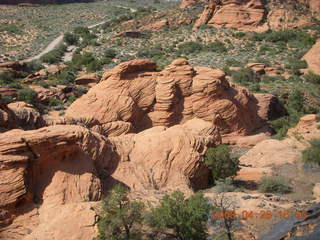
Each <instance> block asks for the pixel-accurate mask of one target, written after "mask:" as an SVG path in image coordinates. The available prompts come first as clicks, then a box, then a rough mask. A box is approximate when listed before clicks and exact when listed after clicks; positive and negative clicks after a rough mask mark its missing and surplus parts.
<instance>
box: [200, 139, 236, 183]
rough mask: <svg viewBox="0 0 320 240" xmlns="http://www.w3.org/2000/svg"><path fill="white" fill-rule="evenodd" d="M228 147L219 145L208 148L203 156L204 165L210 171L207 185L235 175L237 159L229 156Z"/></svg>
mask: <svg viewBox="0 0 320 240" xmlns="http://www.w3.org/2000/svg"><path fill="white" fill-rule="evenodd" d="M230 151H231V150H230V147H229V146H228V145H219V146H217V147H213V148H209V149H208V150H207V152H206V154H205V156H204V162H205V165H206V166H207V167H208V169H209V171H210V176H209V183H211V184H213V183H215V181H217V180H219V179H226V178H227V177H233V176H235V175H236V174H237V172H238V170H239V169H240V168H239V159H238V158H233V157H231V156H230Z"/></svg>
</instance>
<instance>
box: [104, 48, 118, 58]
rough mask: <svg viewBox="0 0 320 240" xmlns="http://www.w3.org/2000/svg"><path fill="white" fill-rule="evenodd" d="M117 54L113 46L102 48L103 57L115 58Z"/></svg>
mask: <svg viewBox="0 0 320 240" xmlns="http://www.w3.org/2000/svg"><path fill="white" fill-rule="evenodd" d="M116 56H117V51H116V50H115V49H113V48H107V49H105V50H104V57H107V58H111V59H112V58H115V57H116Z"/></svg>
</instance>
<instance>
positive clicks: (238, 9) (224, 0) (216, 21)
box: [180, 0, 320, 32]
mask: <svg viewBox="0 0 320 240" xmlns="http://www.w3.org/2000/svg"><path fill="white" fill-rule="evenodd" d="M196 2H204V3H205V7H204V10H203V12H202V14H200V16H199V18H198V20H197V21H196V23H195V25H194V28H198V27H200V26H201V25H203V24H208V25H211V26H214V27H230V28H237V29H240V30H250V31H251V30H252V31H258V32H261V31H267V30H283V29H287V28H296V27H304V26H308V25H312V19H311V16H312V14H313V15H314V16H317V15H318V14H317V11H318V10H319V7H320V6H319V3H318V2H316V1H313V0H292V1H281V0H273V1H268V2H267V1H261V0H185V1H182V3H181V5H180V7H181V8H187V7H190V6H192V5H193V4H195V3H196ZM301 3H302V4H305V3H307V4H309V6H310V9H309V10H308V8H306V9H307V10H306V11H309V12H310V13H309V14H308V16H307V17H306V15H305V14H303V15H302V16H297V14H296V13H295V11H296V8H301V7H297V6H296V4H301Z"/></svg>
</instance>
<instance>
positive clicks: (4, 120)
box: [0, 97, 16, 132]
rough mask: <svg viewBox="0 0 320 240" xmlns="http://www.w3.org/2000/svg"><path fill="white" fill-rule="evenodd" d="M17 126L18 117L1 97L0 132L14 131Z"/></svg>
mask: <svg viewBox="0 0 320 240" xmlns="http://www.w3.org/2000/svg"><path fill="white" fill-rule="evenodd" d="M15 126H16V117H15V114H14V112H13V111H12V110H11V109H10V108H8V106H7V104H5V102H3V100H2V99H1V97H0V132H3V131H6V130H8V129H12V128H14V127H15Z"/></svg>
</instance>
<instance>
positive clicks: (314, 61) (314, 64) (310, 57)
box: [303, 40, 320, 75]
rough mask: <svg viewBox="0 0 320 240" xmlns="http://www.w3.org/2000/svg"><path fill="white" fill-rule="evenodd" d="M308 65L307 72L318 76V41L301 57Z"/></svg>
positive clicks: (319, 43)
mask: <svg viewBox="0 0 320 240" xmlns="http://www.w3.org/2000/svg"><path fill="white" fill-rule="evenodd" d="M303 59H304V60H306V62H307V63H308V71H310V72H313V73H315V74H319V75H320V40H318V41H317V42H316V44H315V45H313V47H312V48H311V49H310V50H309V51H308V52H307V53H306V55H304V56H303Z"/></svg>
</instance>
